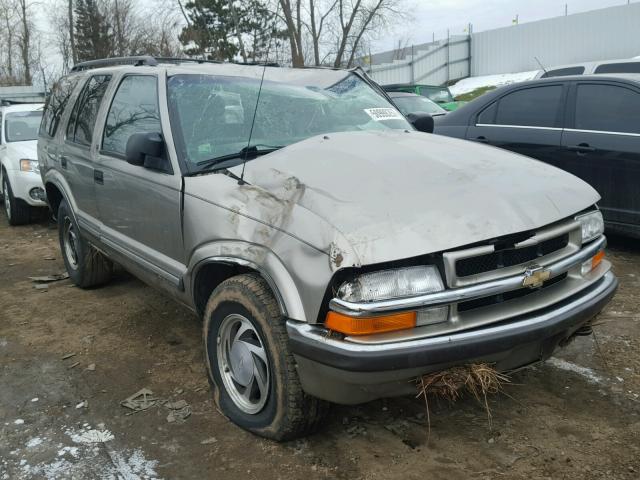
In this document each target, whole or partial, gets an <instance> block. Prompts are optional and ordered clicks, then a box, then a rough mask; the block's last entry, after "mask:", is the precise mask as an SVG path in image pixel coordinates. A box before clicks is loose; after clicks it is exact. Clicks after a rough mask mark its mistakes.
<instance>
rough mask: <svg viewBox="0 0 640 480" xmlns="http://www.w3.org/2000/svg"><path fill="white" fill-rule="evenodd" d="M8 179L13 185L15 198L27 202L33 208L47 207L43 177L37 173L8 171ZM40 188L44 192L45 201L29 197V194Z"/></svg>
mask: <svg viewBox="0 0 640 480" xmlns="http://www.w3.org/2000/svg"><path fill="white" fill-rule="evenodd" d="M7 177H8V179H9V183H10V184H11V190H12V191H13V196H14V197H15V198H19V199H20V200H22V201H24V202H26V203H27V204H29V205H31V206H32V207H46V206H47V202H46V200H45V199H44V186H43V185H42V177H41V176H40V174H39V173H36V172H23V171H20V170H7ZM34 188H39V189H41V190H42V195H43V200H37V199H34V198H32V197H31V196H30V195H29V192H30V191H31V190H32V189H34Z"/></svg>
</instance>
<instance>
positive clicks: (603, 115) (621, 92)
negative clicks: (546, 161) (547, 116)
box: [562, 80, 640, 226]
mask: <svg viewBox="0 0 640 480" xmlns="http://www.w3.org/2000/svg"><path fill="white" fill-rule="evenodd" d="M568 110H569V115H568V117H567V128H566V129H565V131H564V134H563V136H562V146H563V155H562V167H563V168H565V169H566V170H568V171H570V172H572V173H574V174H575V175H577V176H578V177H580V178H582V179H583V180H585V181H586V182H588V183H590V184H591V185H592V186H593V187H594V188H595V189H596V190H597V191H598V193H600V195H601V196H602V200H601V202H600V208H601V209H602V212H603V214H604V217H605V220H606V221H607V222H609V223H610V224H624V225H636V226H640V88H639V87H638V86H636V85H634V84H630V83H629V84H628V83H622V82H615V81H611V82H608V81H602V82H600V81H588V80H585V81H578V82H575V84H574V85H573V88H572V91H571V95H570V102H569V109H568Z"/></svg>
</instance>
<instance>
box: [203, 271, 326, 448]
mask: <svg viewBox="0 0 640 480" xmlns="http://www.w3.org/2000/svg"><path fill="white" fill-rule="evenodd" d="M203 337H204V343H205V356H206V358H205V360H206V363H207V367H208V373H209V380H210V381H211V383H212V386H213V388H214V395H215V400H216V403H217V404H218V406H219V408H220V410H221V411H222V412H223V413H224V414H225V415H226V416H227V417H228V418H229V419H230V420H231V421H232V422H234V423H235V424H237V425H238V426H240V427H242V428H244V429H247V430H249V431H251V432H253V433H255V434H257V435H260V436H263V437H266V438H271V439H274V440H290V439H292V438H296V437H300V436H303V435H307V434H309V433H311V432H313V431H314V430H315V429H316V428H317V426H318V424H319V422H320V420H321V419H322V418H323V415H324V413H325V412H326V410H327V404H326V402H323V401H321V400H319V399H317V398H314V397H311V396H309V395H307V394H306V393H305V392H304V391H303V390H302V387H301V386H300V380H299V379H298V374H297V371H296V366H295V360H294V358H293V355H292V354H291V352H290V351H289V345H288V336H287V332H286V328H285V325H284V318H283V317H282V315H281V314H280V309H279V308H278V304H277V302H276V300H275V298H274V297H273V294H272V293H271V290H270V289H269V286H268V285H267V284H266V283H265V282H264V280H263V279H262V278H260V277H259V276H257V275H251V274H247V275H238V276H237V277H233V278H230V279H229V280H226V281H225V282H223V283H222V284H220V285H219V286H218V288H216V289H215V290H214V292H213V293H212V294H211V297H210V298H209V301H208V303H207V307H206V311H205V318H204V328H203Z"/></svg>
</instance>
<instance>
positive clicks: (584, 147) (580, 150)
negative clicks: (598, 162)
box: [567, 143, 596, 155]
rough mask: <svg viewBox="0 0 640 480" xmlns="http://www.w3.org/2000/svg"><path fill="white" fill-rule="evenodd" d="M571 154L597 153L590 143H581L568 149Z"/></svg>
mask: <svg viewBox="0 0 640 480" xmlns="http://www.w3.org/2000/svg"><path fill="white" fill-rule="evenodd" d="M567 150H569V151H570V152H576V153H577V154H578V155H581V154H585V153H589V152H595V151H596V149H595V147H592V146H591V145H589V144H588V143H579V144H578V145H570V146H568V147H567Z"/></svg>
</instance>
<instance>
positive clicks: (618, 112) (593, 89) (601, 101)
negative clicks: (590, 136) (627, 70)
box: [575, 84, 640, 133]
mask: <svg viewBox="0 0 640 480" xmlns="http://www.w3.org/2000/svg"><path fill="white" fill-rule="evenodd" d="M639 112H640V94H639V93H637V92H635V91H633V90H630V89H628V88H624V87H619V86H616V85H606V84H603V85H597V84H580V85H578V93H577V96H576V117H575V118H576V120H575V128H577V129H578V130H598V131H603V132H622V133H640V121H638V119H639V118H640V113H639Z"/></svg>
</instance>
